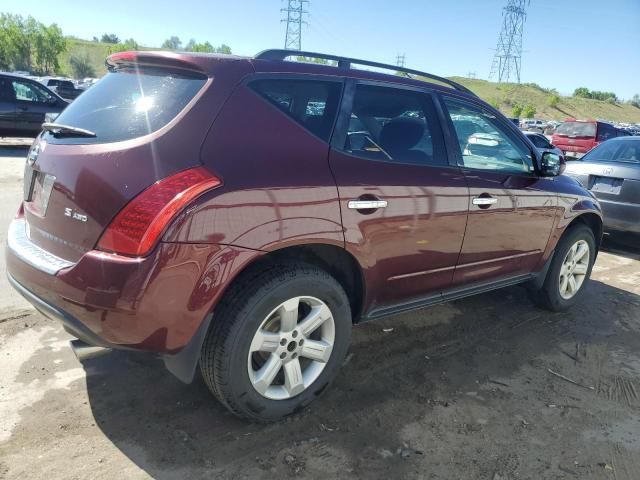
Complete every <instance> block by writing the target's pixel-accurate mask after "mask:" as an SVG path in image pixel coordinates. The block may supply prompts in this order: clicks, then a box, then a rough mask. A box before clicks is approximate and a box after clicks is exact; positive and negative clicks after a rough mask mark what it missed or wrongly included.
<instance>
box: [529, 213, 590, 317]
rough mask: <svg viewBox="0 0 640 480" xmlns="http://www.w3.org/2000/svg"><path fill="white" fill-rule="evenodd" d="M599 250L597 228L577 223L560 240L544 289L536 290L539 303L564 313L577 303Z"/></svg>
mask: <svg viewBox="0 0 640 480" xmlns="http://www.w3.org/2000/svg"><path fill="white" fill-rule="evenodd" d="M596 252H597V245H596V240H595V237H594V235H593V231H592V230H591V229H590V228H589V227H587V226H586V225H581V224H579V225H576V226H575V227H572V228H571V229H570V230H568V231H567V232H566V233H565V234H564V236H563V237H562V238H561V239H560V241H559V242H558V246H557V247H556V251H555V254H554V256H553V260H552V261H551V265H550V267H549V271H548V272H547V276H546V278H545V280H544V284H543V285H542V288H540V289H539V290H538V291H537V292H534V295H533V299H534V301H535V303H536V304H538V305H539V306H541V307H543V308H546V309H548V310H551V311H553V312H561V311H564V310H567V309H568V308H571V307H572V306H573V305H575V304H576V303H577V302H578V301H579V300H580V298H581V297H582V295H583V294H584V290H585V287H586V285H587V283H588V281H589V279H590V277H591V270H592V268H593V263H594V261H595V257H596Z"/></svg>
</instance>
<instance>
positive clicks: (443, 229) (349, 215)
mask: <svg viewBox="0 0 640 480" xmlns="http://www.w3.org/2000/svg"><path fill="white" fill-rule="evenodd" d="M344 97H345V100H344V105H343V109H342V114H341V117H340V119H339V121H338V126H337V128H336V132H335V134H334V137H333V140H332V150H331V153H330V165H331V170H332V172H333V174H334V176H335V179H336V182H337V185H338V193H339V197H340V205H341V210H342V223H343V226H344V232H345V240H346V248H347V249H348V250H349V251H350V252H351V253H352V254H353V255H354V256H355V257H356V258H357V259H358V260H359V262H360V264H361V265H362V266H363V267H364V275H365V276H366V285H367V291H366V299H365V310H370V309H375V308H376V307H384V306H392V305H395V304H400V303H402V302H407V301H410V300H412V299H420V298H424V297H426V296H430V295H436V296H437V295H439V294H440V292H441V291H442V290H444V289H446V288H448V287H449V286H450V285H451V282H452V279H453V272H454V269H455V265H456V261H457V258H458V254H459V253H460V248H461V246H462V240H463V238H464V231H465V225H466V222H467V211H468V190H467V185H466V183H465V179H464V176H463V174H462V173H461V171H460V169H459V168H458V167H457V166H456V165H450V164H449V162H448V158H447V155H446V151H445V147H444V141H443V136H442V131H441V128H440V125H439V122H438V118H437V115H436V111H435V108H434V103H433V100H432V97H431V95H430V94H428V93H425V92H423V91H416V90H407V89H401V88H395V87H389V86H381V85H379V84H372V83H357V84H356V83H350V84H349V83H348V84H347V88H346V91H345V95H344Z"/></svg>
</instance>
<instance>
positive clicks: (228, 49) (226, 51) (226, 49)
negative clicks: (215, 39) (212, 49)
mask: <svg viewBox="0 0 640 480" xmlns="http://www.w3.org/2000/svg"><path fill="white" fill-rule="evenodd" d="M207 43H208V42H207ZM216 53H224V54H226V55H231V47H230V46H229V45H225V44H224V43H223V44H222V45H220V46H219V47H217V48H216Z"/></svg>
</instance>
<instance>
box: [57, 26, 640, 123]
mask: <svg viewBox="0 0 640 480" xmlns="http://www.w3.org/2000/svg"><path fill="white" fill-rule="evenodd" d="M111 47H113V45H111V44H109V43H101V42H91V41H89V40H81V39H77V38H67V51H66V52H65V53H63V54H62V55H61V58H60V65H61V67H62V70H63V71H64V72H66V73H67V74H71V71H72V70H71V66H70V64H69V58H70V57H71V56H72V55H81V56H86V57H88V59H89V61H90V64H91V65H92V66H93V69H94V71H95V73H96V75H98V76H102V75H104V74H105V73H106V71H107V70H106V68H105V65H104V60H105V58H106V57H107V56H108V55H109V52H110V48H111ZM142 48H144V49H147V48H145V47H142ZM452 80H455V81H456V82H459V83H461V84H462V85H464V86H466V87H467V88H469V89H470V90H472V91H473V92H475V93H476V94H477V95H478V96H479V97H480V98H482V99H483V100H485V101H487V102H489V103H491V104H492V105H494V106H497V107H498V108H499V109H500V110H501V111H502V112H503V113H505V114H506V115H507V116H511V110H512V108H513V105H514V104H516V103H517V104H519V105H526V104H530V105H533V106H534V107H535V108H536V112H537V113H536V115H535V117H536V118H542V119H547V120H564V119H565V118H567V117H574V118H600V119H606V120H612V121H616V122H634V123H635V122H640V109H639V108H636V107H634V106H632V105H629V104H610V103H607V102H601V101H598V100H591V99H587V98H575V97H560V102H559V103H558V105H557V106H556V107H551V106H550V105H549V96H550V94H549V93H548V91H545V90H544V89H543V88H541V87H539V86H537V85H533V84H523V85H518V84H514V83H503V84H498V83H493V82H488V81H486V80H472V79H468V78H460V77H452Z"/></svg>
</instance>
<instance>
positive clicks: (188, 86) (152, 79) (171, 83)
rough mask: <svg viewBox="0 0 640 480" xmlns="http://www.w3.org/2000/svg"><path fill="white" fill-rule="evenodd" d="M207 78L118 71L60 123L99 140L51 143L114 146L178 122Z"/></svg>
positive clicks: (55, 140) (79, 101) (50, 137)
mask: <svg viewBox="0 0 640 480" xmlns="http://www.w3.org/2000/svg"><path fill="white" fill-rule="evenodd" d="M206 81H207V79H206V77H205V76H203V75H197V74H193V75H192V74H185V73H176V72H172V71H168V70H166V69H152V68H147V69H144V70H140V69H138V70H136V69H125V68H123V69H118V70H117V71H114V72H110V73H108V74H107V75H106V76H105V77H104V78H102V80H100V81H99V82H98V83H97V84H96V85H94V86H93V87H91V88H90V89H89V90H87V91H86V92H85V93H84V94H83V95H81V96H80V97H78V98H77V99H76V100H75V101H74V102H73V103H71V104H70V105H69V106H68V107H67V108H66V109H65V110H64V111H63V112H62V113H61V114H60V116H59V117H58V118H56V121H55V123H59V124H63V125H69V126H72V127H79V128H83V129H86V130H90V131H92V132H94V133H95V134H96V136H95V138H87V137H59V138H56V137H54V136H53V135H51V134H47V135H48V141H49V142H50V143H69V144H71V143H72V144H87V143H108V142H119V141H123V140H130V139H133V138H137V137H142V136H143V135H147V134H149V133H152V132H155V131H157V130H159V129H160V128H162V127H164V126H165V125H166V124H167V123H169V122H170V121H171V120H173V119H174V118H175V117H176V116H177V115H178V114H179V113H180V112H181V111H182V110H183V109H184V107H185V106H186V105H187V104H188V103H189V102H190V101H191V99H193V97H194V96H195V95H196V94H197V93H198V92H199V91H200V89H201V88H202V87H203V86H204V84H205V83H206Z"/></svg>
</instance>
